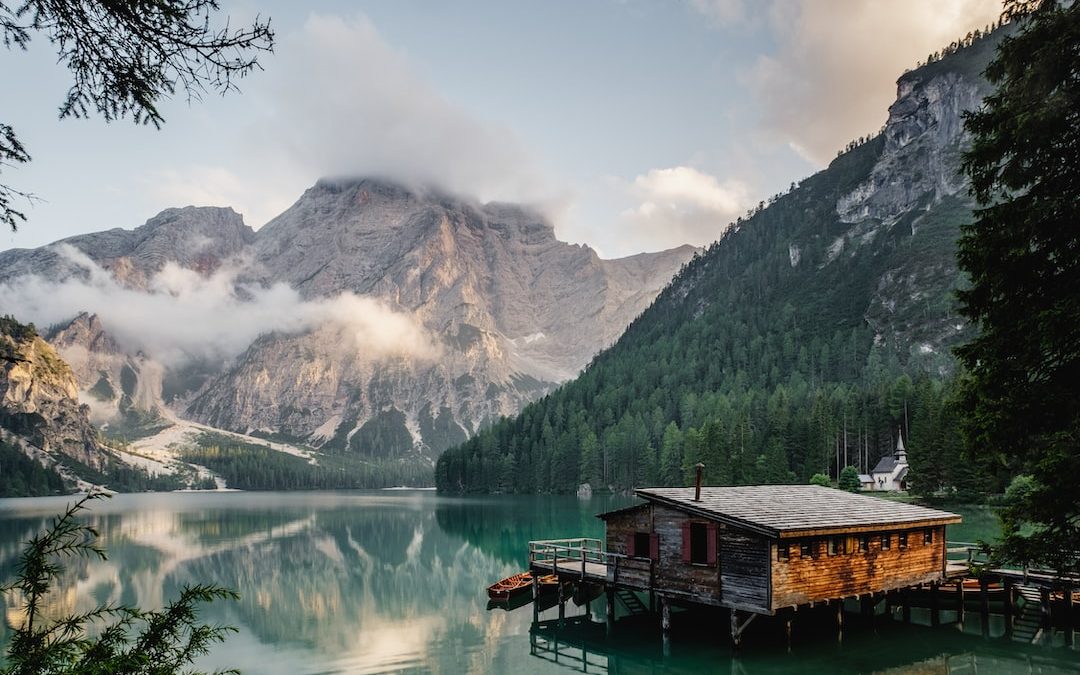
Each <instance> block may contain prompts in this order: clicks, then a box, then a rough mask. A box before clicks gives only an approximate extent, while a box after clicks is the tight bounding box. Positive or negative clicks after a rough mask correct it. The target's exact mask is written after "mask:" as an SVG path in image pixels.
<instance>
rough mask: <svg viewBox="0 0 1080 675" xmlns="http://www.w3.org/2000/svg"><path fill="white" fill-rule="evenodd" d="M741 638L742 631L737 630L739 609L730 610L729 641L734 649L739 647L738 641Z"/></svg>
mask: <svg viewBox="0 0 1080 675" xmlns="http://www.w3.org/2000/svg"><path fill="white" fill-rule="evenodd" d="M741 640H742V631H740V630H739V611H738V610H736V609H733V610H731V643H732V645H734V647H735V649H738V648H739V642H740V641H741Z"/></svg>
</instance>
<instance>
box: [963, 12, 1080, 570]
mask: <svg viewBox="0 0 1080 675" xmlns="http://www.w3.org/2000/svg"><path fill="white" fill-rule="evenodd" d="M1006 14H1007V15H1008V16H1010V17H1012V18H1017V19H1019V22H1020V27H1021V30H1020V31H1019V33H1018V34H1016V35H1014V36H1012V37H1010V38H1007V39H1006V40H1004V41H1003V42H1002V43H1001V45H1000V47H999V50H998V55H997V57H996V59H995V60H994V61H993V62H992V63H991V64H990V66H989V68H988V69H987V71H986V76H987V79H988V80H989V81H990V82H991V83H993V84H995V85H996V86H997V90H996V91H995V93H993V94H992V95H990V96H989V97H988V98H987V99H986V101H985V103H984V106H983V108H982V109H981V110H978V111H975V112H972V113H968V114H967V115H966V119H965V124H966V127H967V129H968V130H969V131H970V132H971V133H972V135H973V137H974V140H973V144H972V147H971V150H970V151H969V152H968V153H967V154H966V155H965V158H964V170H965V171H966V173H967V174H968V176H970V178H971V185H972V193H973V194H974V195H975V197H976V199H977V200H978V202H979V205H980V208H979V210H978V211H976V219H975V221H974V222H973V223H971V224H970V225H967V226H966V227H964V228H963V236H962V238H961V240H960V243H959V253H958V256H959V261H960V265H961V267H962V269H963V270H965V271H966V272H967V273H968V274H969V275H970V277H971V286H970V288H969V289H967V290H964V291H963V292H961V293H960V300H961V304H962V308H961V309H962V312H963V313H964V314H965V315H966V316H967V317H968V318H969V319H970V320H971V321H972V322H973V323H975V324H976V325H977V326H978V328H979V335H978V337H976V338H975V339H974V340H972V341H971V342H970V343H968V344H967V345H965V346H964V347H963V348H961V349H960V350H958V355H959V357H960V359H961V361H962V363H963V364H964V365H965V366H966V368H967V373H968V375H967V378H966V380H965V383H964V385H965V386H964V391H963V402H964V408H965V413H966V414H965V418H964V431H965V438H966V442H967V445H968V451H969V453H970V454H971V456H972V457H973V458H976V459H981V460H983V461H984V462H985V464H986V465H988V466H990V467H992V468H993V469H994V470H995V471H997V473H998V475H999V477H1000V479H1002V480H1004V479H1005V478H1006V477H1008V476H1013V475H1017V474H1020V473H1030V474H1031V475H1032V476H1033V477H1034V479H1035V483H1036V485H1035V487H1034V489H1032V490H1031V491H1030V492H1029V493H1028V494H1027V495H1026V496H1025V498H1023V499H1021V500H1019V501H1018V502H1016V503H1014V504H1011V505H1010V506H1009V508H1007V509H1006V511H1005V517H1004V521H1005V539H1004V542H1003V546H1002V547H1001V551H1000V553H1001V554H1002V556H1003V557H1004V558H1005V559H1008V560H1011V561H1014V562H1038V563H1042V564H1047V565H1050V566H1053V567H1055V568H1057V569H1061V570H1077V569H1078V567H1080V562H1078V559H1077V558H1076V557H1075V552H1076V551H1077V550H1080V492H1078V491H1077V490H1076V485H1075V481H1076V476H1077V475H1080V302H1078V299H1080V49H1078V48H1077V45H1080V3H1062V4H1059V3H1057V2H1053V1H1049V0H1038V1H1031V0H1028V1H1019V0H1011V1H1010V2H1007V3H1006Z"/></svg>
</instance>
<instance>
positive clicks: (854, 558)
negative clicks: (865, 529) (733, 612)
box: [769, 527, 945, 610]
mask: <svg viewBox="0 0 1080 675" xmlns="http://www.w3.org/2000/svg"><path fill="white" fill-rule="evenodd" d="M925 529H926V528H921V527H913V528H910V529H899V530H881V531H879V532H877V533H875V534H873V535H871V536H870V541H869V550H868V551H860V550H859V536H858V535H844V536H845V538H846V539H847V553H841V554H837V555H829V538H828V537H822V538H815V539H806V540H799V539H791V540H781V543H780V544H778V543H777V542H776V541H773V542H771V546H770V553H769V555H770V559H771V561H772V565H771V566H772V609H774V610H775V609H778V608H781V607H788V606H792V605H802V604H806V603H809V602H820V601H824V600H833V599H838V598H844V597H851V596H855V595H860V594H864V593H876V592H880V591H889V590H895V589H898V588H904V587H907V586H912V585H916V584H920V583H927V582H930V581H936V580H939V579H941V578H942V576H943V571H944V566H945V557H944V555H945V554H944V546H943V542H944V539H945V528H943V527H935V528H932V529H933V531H934V540H933V542H932V543H929V544H927V543H924V542H923V532H924V530H925ZM900 532H907V533H908V545H907V548H900V545H899V542H898V534H899V533H900ZM886 533H888V534H889V535H890V537H891V546H890V548H889V549H887V550H882V546H881V537H880V535H881V534H886ZM802 541H810V542H812V545H813V546H815V547H817V558H816V559H815V558H814V557H812V556H810V557H806V558H803V556H802V553H801V551H800V543H801V542H802ZM783 543H789V544H790V553H789V558H788V560H778V559H777V546H778V545H782V544H783Z"/></svg>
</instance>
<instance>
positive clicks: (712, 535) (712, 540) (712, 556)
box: [705, 523, 716, 565]
mask: <svg viewBox="0 0 1080 675" xmlns="http://www.w3.org/2000/svg"><path fill="white" fill-rule="evenodd" d="M706 532H707V533H708V536H709V537H708V538H709V548H708V551H707V552H706V554H705V555H706V558H705V562H707V563H709V564H710V565H715V564H716V523H709V524H708V525H707V526H706Z"/></svg>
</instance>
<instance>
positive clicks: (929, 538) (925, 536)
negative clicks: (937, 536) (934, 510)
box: [922, 530, 934, 544]
mask: <svg viewBox="0 0 1080 675" xmlns="http://www.w3.org/2000/svg"><path fill="white" fill-rule="evenodd" d="M922 543H924V544H933V543H934V531H933V530H923V533H922Z"/></svg>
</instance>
